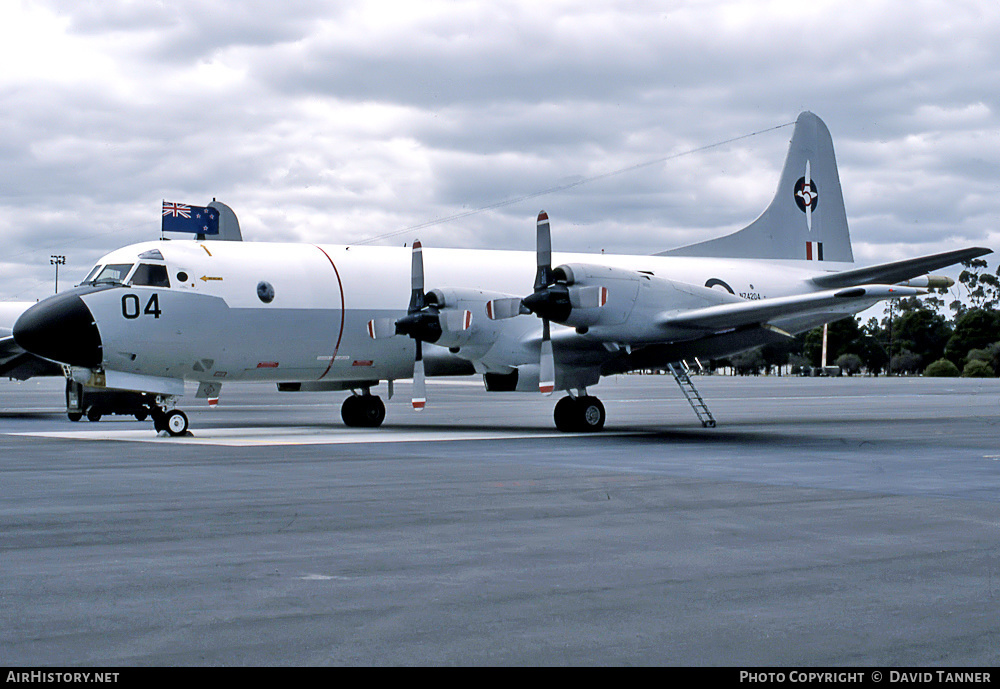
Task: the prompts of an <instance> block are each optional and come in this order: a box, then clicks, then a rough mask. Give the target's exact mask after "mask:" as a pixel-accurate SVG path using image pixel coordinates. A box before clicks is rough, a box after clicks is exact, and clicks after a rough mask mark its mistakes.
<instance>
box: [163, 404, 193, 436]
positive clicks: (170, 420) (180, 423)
mask: <svg viewBox="0 0 1000 689" xmlns="http://www.w3.org/2000/svg"><path fill="white" fill-rule="evenodd" d="M163 425H164V428H165V429H166V431H167V433H169V434H170V435H173V436H178V435H184V434H185V433H187V429H188V417H187V414H185V413H184V412H182V411H181V410H180V409H171V410H170V411H168V412H167V413H166V415H165V416H164V417H163Z"/></svg>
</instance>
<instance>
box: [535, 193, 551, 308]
mask: <svg viewBox="0 0 1000 689" xmlns="http://www.w3.org/2000/svg"><path fill="white" fill-rule="evenodd" d="M535 255H536V258H537V263H538V270H537V272H536V273H535V291H536V292H537V291H538V290H540V289H544V288H546V287H548V286H549V285H551V284H552V234H551V232H550V230H549V215H548V213H546V212H545V211H542V212H541V213H539V214H538V221H537V222H536V224H535Z"/></svg>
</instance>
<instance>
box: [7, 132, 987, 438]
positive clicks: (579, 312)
mask: <svg viewBox="0 0 1000 689" xmlns="http://www.w3.org/2000/svg"><path fill="white" fill-rule="evenodd" d="M166 206H167V204H165V207H166ZM185 208H186V207H185ZM209 208H212V207H209ZM216 208H217V207H216ZM202 210H206V211H208V210H209V209H202ZM167 212H172V213H174V214H176V213H177V212H178V211H177V208H176V207H174V208H172V209H170V208H165V213H167ZM182 212H183V211H182ZM209 212H210V211H209ZM207 236H208V235H205V237H207ZM987 253H991V252H990V250H989V249H985V248H967V249H959V250H955V251H950V252H946V253H942V254H935V255H931V256H924V257H920V258H913V259H908V260H902V261H896V262H892V263H884V264H880V265H875V266H868V267H858V266H856V265H855V264H854V256H853V253H852V250H851V241H850V235H849V232H848V224H847V217H846V212H845V207H844V200H843V194H842V191H841V185H840V179H839V175H838V172H837V164H836V161H835V158H834V150H833V142H832V140H831V137H830V133H829V131H828V130H827V127H826V125H825V124H824V123H823V122H822V121H821V120H820V119H819V118H818V117H816V116H815V115H813V114H812V113H808V112H806V113H802V114H801V115H800V116H799V117H798V120H797V122H796V125H795V129H794V132H793V135H792V139H791V143H790V145H789V151H788V155H787V158H786V161H785V165H784V168H783V171H782V173H781V177H780V181H779V184H778V189H777V192H776V194H775V196H774V199H773V200H772V201H771V203H770V205H769V206H768V207H767V209H766V210H765V211H764V213H763V214H762V215H761V216H760V217H758V218H757V219H756V220H755V221H754V222H752V223H751V224H750V225H749V226H747V227H746V228H744V229H742V230H740V231H738V232H735V233H733V234H729V235H727V236H723V237H720V238H717V239H710V240H708V241H704V242H701V243H698V244H694V245H691V246H687V247H683V248H680V249H674V250H671V251H665V252H662V253H658V254H654V255H649V256H638V255H610V254H599V255H595V254H574V253H560V252H554V251H553V245H552V239H551V235H550V226H549V219H548V216H547V215H546V214H545V213H541V214H539V216H538V218H537V224H536V245H535V252H534V253H531V252H530V251H513V250H468V249H447V248H437V247H422V246H421V245H420V243H419V242H414V243H413V246H412V247H411V248H406V247H376V246H343V245H326V244H282V243H263V242H242V241H219V240H213V239H206V238H204V237H202V236H199V237H198V238H197V239H195V240H193V241H176V240H175V241H152V242H145V243H141V244H135V245H131V246H127V247H125V248H122V249H118V250H117V251H113V252H111V253H109V254H107V255H106V256H104V257H103V258H101V259H100V261H98V262H97V265H96V266H94V269H93V270H92V271H91V273H90V274H89V275H88V277H87V278H86V279H85V280H84V281H83V283H81V284H80V285H79V286H78V287H76V288H74V289H72V290H69V291H66V292H63V293H61V294H58V295H55V296H52V297H49V298H48V299H45V300H44V301H41V302H39V303H38V304H35V305H34V306H32V307H30V308H29V309H28V310H27V311H25V313H24V314H23V315H21V317H20V318H19V319H18V320H17V322H16V323H15V324H14V327H13V333H12V335H13V340H14V342H15V343H16V344H17V346H18V347H20V348H23V349H24V350H25V351H27V352H30V353H32V354H34V355H36V356H38V357H41V358H43V359H45V360H48V361H53V362H57V363H59V364H62V365H64V366H65V367H67V371H68V373H69V375H70V377H71V378H72V379H73V380H76V381H78V382H79V383H83V384H86V385H88V386H92V387H98V388H102V387H103V388H112V389H122V390H131V391H136V392H142V393H150V394H151V395H154V397H153V399H155V400H156V403H155V404H153V405H151V407H152V408H151V409H150V410H149V411H150V413H151V415H152V418H153V423H154V427H155V428H156V429H157V430H158V431H166V432H168V433H169V434H172V435H180V434H184V433H186V432H187V429H188V418H187V416H186V415H185V414H184V412H183V411H181V410H179V409H177V408H176V403H177V400H178V398H179V397H181V396H182V395H183V394H184V384H185V381H189V382H190V381H193V382H195V383H197V384H198V386H199V387H198V392H197V394H196V396H197V397H202V398H206V397H207V398H209V399H217V398H218V395H219V391H220V389H221V387H222V385H224V384H225V383H229V382H246V381H271V382H274V383H277V385H278V388H279V389H281V390H301V391H318V390H331V391H346V390H350V391H352V394H350V395H349V396H348V397H347V399H346V401H345V402H344V404H343V407H342V417H343V420H344V422H345V423H346V424H347V425H349V426H369V427H374V426H379V425H380V424H381V423H382V421H383V419H384V418H385V405H384V404H383V402H382V400H381V398H380V397H378V396H377V395H375V394H372V392H371V390H372V388H373V387H375V386H377V385H379V384H380V383H381V382H382V381H388V383H389V390H390V395H391V394H392V382H393V381H395V380H400V379H412V380H413V399H412V404H413V407H414V408H415V409H421V408H423V406H424V404H425V403H426V386H425V379H426V377H428V376H449V375H470V374H479V375H482V376H483V379H484V382H485V388H486V390H487V391H490V392H503V391H536V392H539V391H540V392H542V393H545V394H551V393H553V392H555V391H566V392H567V393H568V394H567V395H566V396H565V397H563V398H562V399H561V400H559V402H558V403H557V404H556V405H555V411H554V417H555V425H556V426H557V427H558V428H559V429H560V430H563V431H591V430H599V429H600V428H602V427H603V426H604V423H605V410H604V406H603V405H602V404H601V402H600V400H599V399H598V398H597V397H595V396H593V395H591V394H590V393H589V388H591V387H593V386H595V385H597V384H598V382H599V381H600V379H601V377H602V376H608V375H613V374H617V373H622V372H627V371H632V370H637V369H649V368H668V367H669V368H670V369H671V370H672V371H673V372H674V374H675V376H677V378H678V382H679V383H681V388H682V390H685V392H686V394H687V391H686V387H688V388H689V387H691V386H690V379H687V377H686V375H685V374H684V372H683V369H682V368H679V367H678V366H676V364H677V363H678V362H682V361H685V360H687V361H692V360H694V359H695V358H701V359H709V358H718V357H723V356H728V355H731V354H734V353H737V352H740V351H742V350H746V349H749V348H752V347H757V346H759V345H763V344H768V343H773V342H778V341H782V340H784V339H786V338H788V337H791V336H792V335H793V334H795V333H799V332H803V331H806V330H809V329H812V328H814V327H816V326H819V325H822V324H824V323H828V322H831V321H834V320H837V319H840V318H843V317H846V316H850V315H852V314H855V313H858V312H860V311H863V310H865V309H867V308H869V307H871V306H873V305H874V304H876V303H878V302H879V301H880V300H884V299H895V298H899V297H908V296H913V295H918V294H922V293H924V289H926V288H928V287H935V286H942V285H947V284H949V283H950V281H948V279H947V278H936V277H934V276H929V275H928V274H927V273H928V272H929V271H933V270H936V269H939V268H942V267H945V266H948V265H951V264H953V263H957V262H959V261H963V260H968V259H971V258H974V257H977V256H982V255H984V254H987ZM685 380H686V385H685ZM695 396H696V397H697V395H696V394H695ZM690 399H691V398H690V397H689V400H690ZM699 399H700V398H699ZM692 406H695V407H696V405H695V404H694V403H692ZM695 410H696V412H699V418H700V419H701V420H702V422H703V424H704V425H714V423H715V420H714V418H712V417H711V415H710V412H707V408H704V409H703V410H702V411H699V408H698V407H696V409H695Z"/></svg>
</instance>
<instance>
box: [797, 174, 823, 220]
mask: <svg viewBox="0 0 1000 689" xmlns="http://www.w3.org/2000/svg"><path fill="white" fill-rule="evenodd" d="M817 203H819V189H817V188H816V182H814V181H812V180H809V181H808V182H807V181H806V178H805V177H799V181H798V182H796V183H795V205H797V206H798V207H799V210H800V211H802V212H803V213H805V212H806V210H807V209H808V210H810V211H814V210H816V204H817Z"/></svg>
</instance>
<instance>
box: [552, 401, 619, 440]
mask: <svg viewBox="0 0 1000 689" xmlns="http://www.w3.org/2000/svg"><path fill="white" fill-rule="evenodd" d="M553 417H554V418H555V422H556V428H558V429H559V430H560V431H562V432H563V433H588V432H593V431H599V430H601V429H602V428H604V421H605V419H606V418H607V415H606V413H605V411H604V405H603V404H601V400H599V399H597V398H596V397H591V396H590V395H587V396H586V397H576V398H574V397H563V398H562V399H561V400H559V401H558V402H557V403H556V408H555V411H554V412H553Z"/></svg>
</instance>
